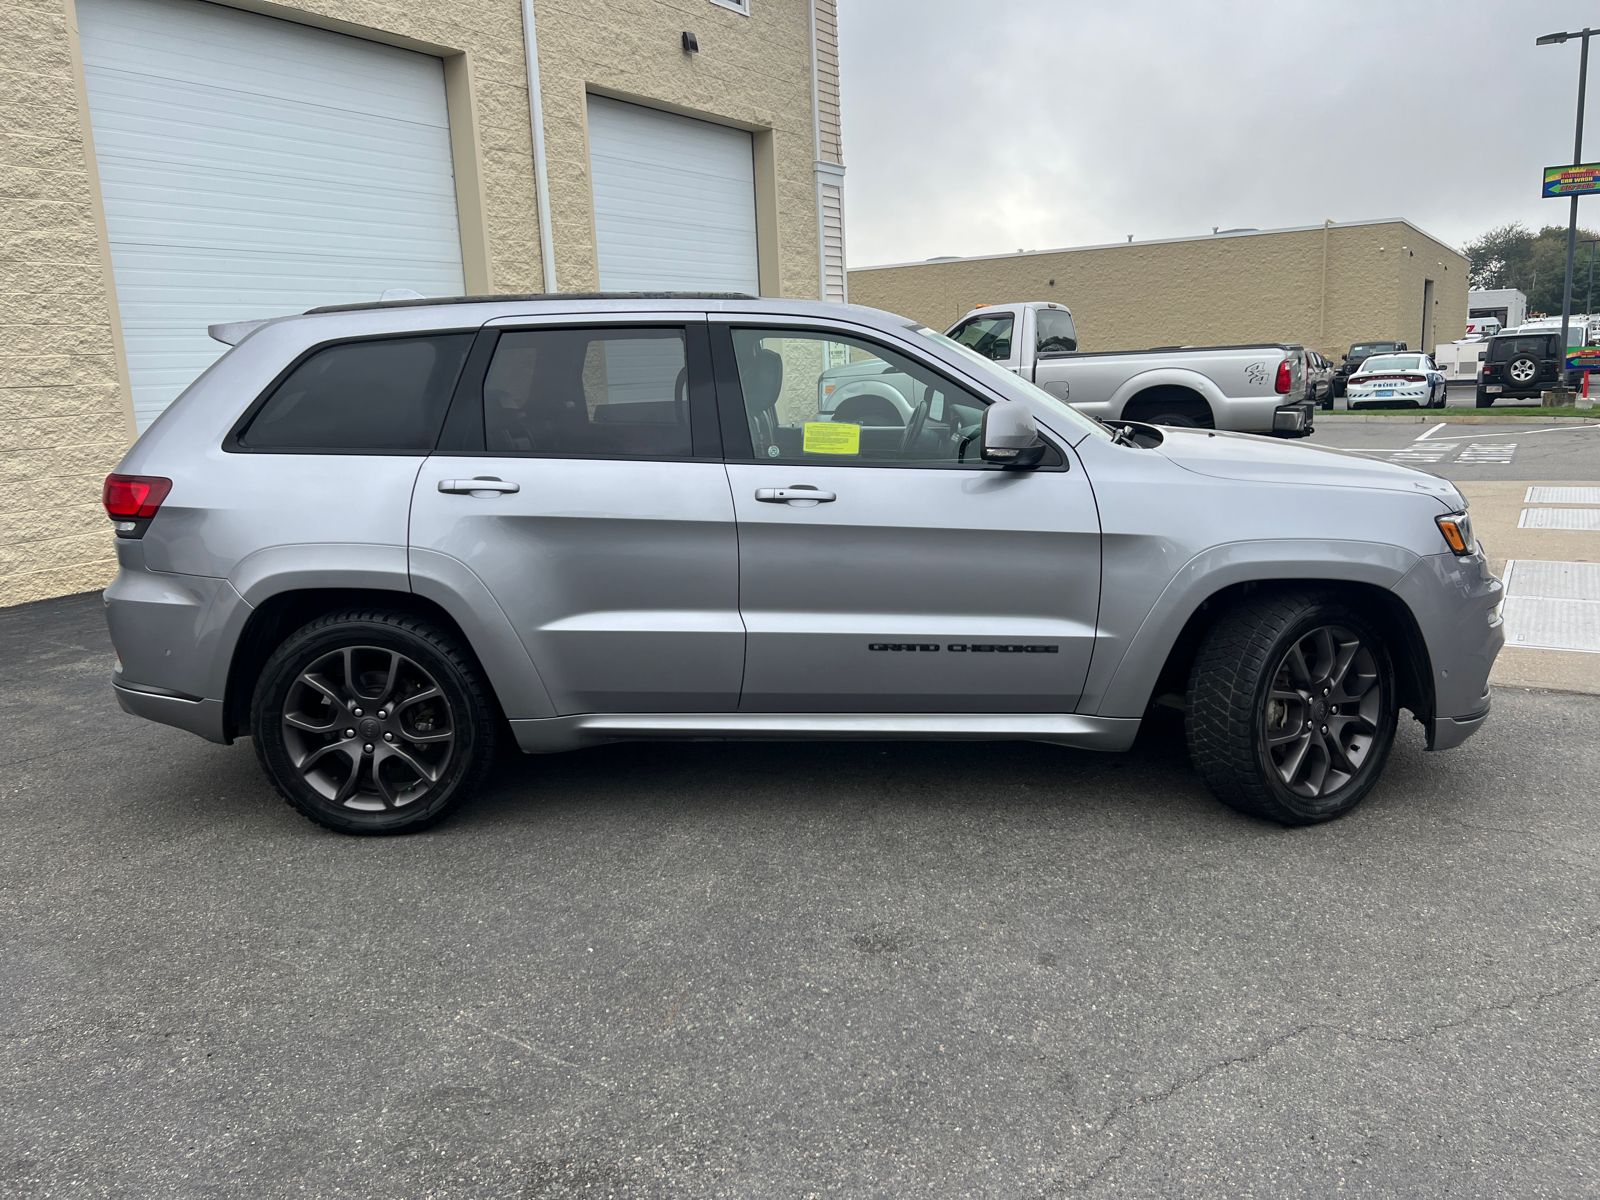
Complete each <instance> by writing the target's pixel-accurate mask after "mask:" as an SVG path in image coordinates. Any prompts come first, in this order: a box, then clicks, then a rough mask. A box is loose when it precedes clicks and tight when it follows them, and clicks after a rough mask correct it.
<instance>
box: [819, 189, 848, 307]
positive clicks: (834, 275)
mask: <svg viewBox="0 0 1600 1200" xmlns="http://www.w3.org/2000/svg"><path fill="white" fill-rule="evenodd" d="M821 191H822V288H823V296H822V298H823V299H824V300H829V301H832V302H833V303H835V304H843V303H844V302H845V298H846V289H845V283H846V280H845V269H844V189H843V188H841V187H840V186H839V185H838V184H834V183H825V184H823V185H822V188H821Z"/></svg>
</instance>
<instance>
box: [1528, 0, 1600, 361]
mask: <svg viewBox="0 0 1600 1200" xmlns="http://www.w3.org/2000/svg"><path fill="white" fill-rule="evenodd" d="M1596 32H1597V31H1596V30H1593V29H1590V28H1589V27H1588V26H1584V28H1583V30H1582V31H1581V32H1579V33H1547V34H1545V35H1544V36H1543V37H1542V38H1539V39H1538V40H1537V41H1535V42H1534V45H1536V46H1559V45H1561V44H1562V43H1564V42H1566V41H1567V40H1568V39H1569V38H1580V39H1582V41H1583V50H1582V52H1581V53H1580V54H1579V56H1578V133H1577V136H1576V137H1575V138H1574V139H1573V142H1572V165H1573V166H1575V167H1576V166H1578V165H1579V164H1581V163H1582V162H1583V93H1584V89H1585V87H1586V86H1587V85H1588V82H1589V39H1590V38H1591V37H1593V36H1594V34H1595V33H1596ZM1577 252H1578V197H1577V196H1573V197H1572V215H1571V217H1569V218H1568V221H1567V282H1566V285H1565V286H1564V287H1563V289H1562V292H1561V374H1560V375H1559V376H1558V378H1559V379H1560V380H1561V383H1560V389H1561V390H1562V391H1566V390H1567V326H1568V324H1569V323H1570V322H1571V320H1572V260H1573V258H1574V257H1575V256H1576V254H1577Z"/></svg>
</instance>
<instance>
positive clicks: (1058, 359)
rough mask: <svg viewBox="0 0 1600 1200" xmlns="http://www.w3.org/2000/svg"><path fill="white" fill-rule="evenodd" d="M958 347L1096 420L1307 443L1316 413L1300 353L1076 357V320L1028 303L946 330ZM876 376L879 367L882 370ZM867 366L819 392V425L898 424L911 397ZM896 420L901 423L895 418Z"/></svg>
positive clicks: (1268, 349) (843, 371)
mask: <svg viewBox="0 0 1600 1200" xmlns="http://www.w3.org/2000/svg"><path fill="white" fill-rule="evenodd" d="M946 336H948V337H950V338H953V339H954V340H956V341H957V342H959V343H961V344H962V345H963V346H966V347H967V348H969V349H971V350H973V351H976V352H977V353H979V354H982V355H983V356H984V357H986V358H990V359H993V360H994V361H995V362H997V363H999V364H1000V365H1001V366H1003V367H1005V368H1006V369H1007V370H1011V371H1015V372H1016V373H1017V374H1018V375H1021V376H1022V377H1023V378H1024V379H1027V380H1029V381H1030V382H1032V383H1036V384H1038V385H1039V386H1040V387H1042V388H1044V390H1045V391H1047V392H1049V393H1051V394H1052V395H1054V396H1057V397H1059V398H1060V399H1062V400H1065V401H1067V402H1068V403H1069V404H1071V405H1072V406H1073V407H1074V408H1077V409H1080V410H1081V411H1083V412H1085V413H1087V414H1089V415H1090V416H1092V417H1099V418H1101V419H1102V420H1107V421H1113V420H1127V421H1143V422H1145V423H1146V424H1149V425H1178V426H1186V427H1190V428H1202V429H1227V430H1234V431H1237V432H1240V433H1267V434H1276V435H1278V436H1279V437H1305V436H1306V435H1307V434H1309V433H1310V432H1312V424H1311V422H1312V415H1313V413H1314V411H1315V407H1316V406H1315V404H1314V402H1313V400H1312V398H1311V396H1310V395H1309V394H1308V389H1307V379H1306V357H1305V350H1304V348H1303V347H1301V346H1298V345H1293V344H1276V343H1272V344H1262V345H1252V346H1165V347H1160V348H1157V349H1153V350H1114V351H1108V352H1101V353H1088V354H1085V353H1081V352H1080V351H1079V350H1078V335H1077V330H1076V328H1075V327H1074V325H1073V322H1072V313H1071V312H1070V311H1069V310H1068V309H1067V307H1066V306H1065V305H1062V304H1052V303H1049V302H1047V301H1029V302H1027V303H1023V304H991V305H985V306H984V307H982V308H976V309H973V310H972V311H971V312H969V313H968V314H967V315H966V316H964V317H962V318H961V320H959V321H957V322H956V323H955V324H954V325H952V326H951V327H950V328H949V330H947V331H946ZM878 370H879V371H881V364H879V365H878ZM877 373H878V372H877V371H874V370H873V369H872V368H871V367H870V366H869V365H867V364H863V365H862V366H861V367H859V368H858V367H857V366H856V364H849V365H845V366H840V367H835V368H833V369H831V370H829V371H827V372H826V373H825V374H824V376H823V379H822V380H821V383H820V385H819V386H820V388H821V391H822V394H821V395H820V396H819V397H818V410H819V411H818V415H819V416H821V417H822V418H823V419H824V420H835V421H838V420H843V421H854V422H855V423H857V424H865V425H879V424H900V423H903V421H904V419H905V416H906V414H908V413H909V412H910V410H911V403H910V397H906V396H903V395H900V394H898V393H897V390H896V389H895V388H893V386H892V384H893V382H894V381H892V380H889V379H888V378H886V377H880V378H876V379H874V378H871V376H873V375H875V374H877ZM897 416H898V420H897V419H896V417H897Z"/></svg>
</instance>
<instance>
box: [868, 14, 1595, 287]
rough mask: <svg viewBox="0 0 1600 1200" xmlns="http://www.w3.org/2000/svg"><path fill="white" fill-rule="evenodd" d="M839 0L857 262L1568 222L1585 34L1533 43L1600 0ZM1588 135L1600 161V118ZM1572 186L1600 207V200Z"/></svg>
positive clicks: (1455, 236) (1465, 235) (1462, 235)
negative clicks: (1563, 168)
mask: <svg viewBox="0 0 1600 1200" xmlns="http://www.w3.org/2000/svg"><path fill="white" fill-rule="evenodd" d="M840 8H841V13H840V17H841V22H842V28H841V30H840V33H841V43H842V45H841V50H842V53H843V62H842V70H843V88H844V120H845V160H846V162H847V163H848V164H849V182H848V203H849V212H848V219H849V229H848V233H849V256H850V263H851V265H852V266H868V265H872V264H876V263H885V262H902V261H915V260H919V259H924V258H929V257H932V256H934V255H939V254H988V253H1002V252H1006V251H1011V250H1016V249H1019V248H1021V249H1029V250H1034V249H1044V248H1048V247H1053V246H1075V245H1090V244H1095V243H1101V242H1119V241H1122V240H1124V239H1125V238H1126V236H1127V235H1128V234H1130V233H1131V234H1133V235H1134V236H1135V237H1136V238H1138V239H1144V238H1156V237H1181V236H1187V235H1191V234H1201V233H1209V232H1210V231H1211V227H1212V226H1214V225H1220V226H1221V227H1223V228H1225V229H1226V228H1232V227H1238V226H1255V227H1258V228H1263V229H1267V228H1274V227H1279V226H1285V225H1315V224H1319V223H1321V221H1322V220H1323V219H1324V218H1325V217H1332V218H1333V219H1334V220H1339V221H1346V220H1359V219H1363V218H1369V217H1407V218H1409V219H1410V220H1412V221H1414V222H1416V223H1417V224H1418V225H1420V226H1421V227H1422V228H1423V229H1425V230H1427V231H1428V232H1430V233H1433V234H1435V235H1437V236H1439V237H1441V238H1443V239H1444V240H1445V241H1447V242H1451V243H1454V244H1457V245H1459V244H1461V243H1462V242H1465V241H1467V240H1470V239H1471V238H1473V237H1475V236H1476V235H1477V234H1479V233H1481V232H1483V231H1484V230H1485V229H1488V228H1490V227H1491V226H1494V225H1498V224H1502V223H1504V222H1506V221H1512V220H1521V221H1524V222H1526V223H1528V224H1529V225H1534V226H1537V225H1538V224H1541V223H1542V224H1553V223H1561V224H1564V223H1565V222H1566V215H1567V206H1566V204H1565V203H1563V202H1561V201H1558V200H1541V199H1540V197H1539V170H1540V168H1541V167H1544V166H1546V165H1551V164H1555V163H1562V162H1566V161H1568V160H1569V158H1570V156H1571V153H1572V125H1573V115H1574V104H1575V102H1576V88H1577V75H1578V49H1577V43H1575V42H1574V43H1568V45H1566V46H1559V47H1556V46H1551V47H1538V48H1536V47H1535V46H1534V44H1533V42H1534V38H1535V37H1537V36H1538V35H1540V34H1543V33H1549V32H1551V31H1553V30H1560V29H1578V28H1582V25H1583V23H1584V21H1585V20H1593V19H1595V17H1596V16H1597V15H1600V14H1597V13H1596V12H1595V10H1594V8H1593V6H1592V5H1587V4H1583V3H1579V2H1576V0H1541V2H1539V3H1527V2H1521V3H1509V4H1508V3H1505V2H1504V0H1495V2H1493V3H1488V2H1484V0H1473V2H1470V3H1461V2H1455V3H1450V2H1445V0H1405V2H1404V3H1401V2H1399V0H1389V2H1387V3H1380V2H1370V0H1355V2H1350V0H1347V2H1346V3H1342V4H1338V5H1329V4H1326V3H1311V2H1302V0H1271V2H1262V0H1257V2H1246V0H1208V2H1205V3H1198V4H1197V3H1192V2H1190V3H1142V4H1139V3H1107V2H1104V0H1102V2H1101V3H1083V2H1082V0H1007V2H1006V3H991V4H978V3H972V2H971V0H841V5H840ZM1595 50H1596V57H1597V58H1600V43H1597V44H1596V45H1595ZM1590 74H1591V77H1592V78H1593V79H1595V80H1596V81H1597V82H1600V63H1596V64H1592V65H1591V70H1590ZM1589 108H1590V112H1591V113H1593V111H1594V110H1595V109H1596V108H1600V89H1592V90H1591V96H1590V105H1589ZM1587 124H1588V125H1589V127H1590V129H1591V130H1596V129H1597V128H1600V127H1596V126H1595V123H1594V121H1593V120H1590V121H1588V122H1587ZM1586 145H1587V146H1588V149H1587V151H1586V154H1585V157H1586V158H1588V159H1590V160H1591V161H1593V160H1597V159H1600V135H1590V136H1589V137H1587V138H1586ZM1583 204H1584V208H1585V212H1584V214H1583V215H1582V219H1584V220H1587V221H1588V222H1589V223H1591V224H1592V223H1594V222H1595V221H1596V220H1600V212H1596V213H1595V214H1594V216H1592V217H1591V216H1589V215H1588V211H1587V210H1588V207H1589V206H1591V205H1600V199H1595V200H1587V201H1584V202H1583Z"/></svg>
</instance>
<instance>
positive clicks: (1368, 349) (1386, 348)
mask: <svg viewBox="0 0 1600 1200" xmlns="http://www.w3.org/2000/svg"><path fill="white" fill-rule="evenodd" d="M1405 348H1406V344H1405V343H1404V342H1357V343H1356V344H1355V345H1354V346H1351V347H1350V353H1349V354H1341V355H1340V356H1339V357H1340V358H1342V359H1344V365H1343V366H1341V367H1340V368H1339V369H1338V370H1337V371H1335V372H1334V373H1333V392H1332V395H1335V396H1343V395H1344V394H1345V387H1346V382H1347V381H1348V380H1349V378H1350V376H1352V375H1354V374H1355V373H1356V372H1357V371H1359V370H1360V369H1361V364H1362V363H1364V362H1366V361H1367V359H1369V358H1371V357H1372V356H1373V355H1374V354H1393V353H1394V352H1395V351H1396V350H1404V349H1405ZM1329 407H1332V406H1331V405H1330V406H1329Z"/></svg>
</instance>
